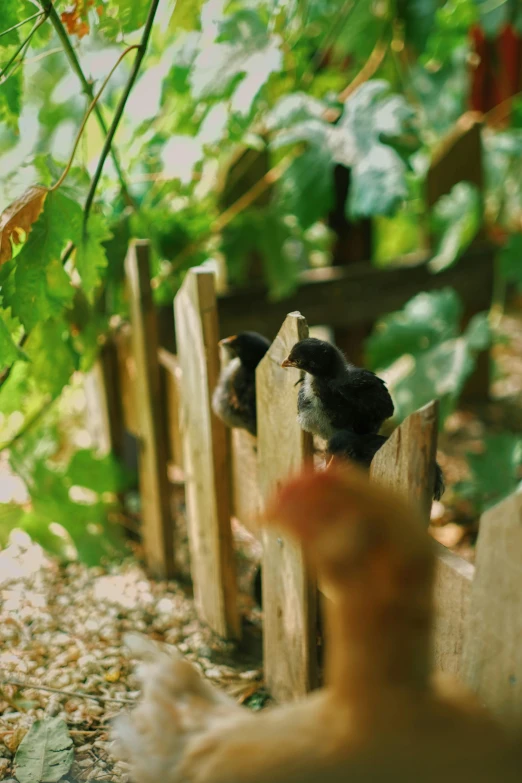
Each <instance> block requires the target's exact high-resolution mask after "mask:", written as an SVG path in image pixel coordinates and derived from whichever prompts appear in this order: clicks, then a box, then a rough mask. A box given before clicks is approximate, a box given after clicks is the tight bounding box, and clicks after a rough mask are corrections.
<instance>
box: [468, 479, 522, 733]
mask: <svg viewBox="0 0 522 783" xmlns="http://www.w3.org/2000/svg"><path fill="white" fill-rule="evenodd" d="M521 553H522V495H520V494H513V495H511V496H510V497H508V498H506V500H504V501H502V502H501V503H499V504H498V505H496V506H494V507H493V508H491V509H489V510H488V511H486V512H485V513H484V514H483V515H482V518H481V521H480V532H479V537H478V542H477V551H476V560H475V575H474V578H473V582H472V584H471V595H470V599H469V616H468V621H467V628H466V632H465V635H464V645H463V653H462V658H463V664H462V672H463V677H464V680H465V682H466V683H467V685H469V686H470V687H471V689H472V690H473V691H475V693H477V694H478V695H479V696H480V698H481V700H482V701H483V703H484V704H485V705H486V706H487V707H488V708H489V709H490V710H491V712H493V713H494V714H495V715H497V716H498V717H499V718H501V719H502V720H503V721H505V722H506V724H507V725H511V726H516V725H517V724H518V725H519V726H520V727H522V582H521V578H522V557H521Z"/></svg>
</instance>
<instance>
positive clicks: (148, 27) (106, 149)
mask: <svg viewBox="0 0 522 783" xmlns="http://www.w3.org/2000/svg"><path fill="white" fill-rule="evenodd" d="M159 3H160V0H152V2H151V4H150V8H149V13H148V15H147V21H146V22H145V28H144V30H143V35H142V37H141V41H140V44H139V46H138V51H137V52H136V57H135V59H134V63H133V66H132V70H131V73H130V76H129V79H128V81H127V84H126V86H125V89H124V91H123V94H122V96H121V98H120V100H119V103H118V106H117V107H116V111H115V113H114V117H113V119H112V122H111V126H110V128H109V131H108V133H107V135H106V137H105V142H104V145H103V149H102V151H101V155H100V159H99V161H98V165H97V167H96V171H95V172H94V176H93V178H92V181H91V186H90V188H89V192H88V194H87V198H86V200H85V208H84V213H83V227H84V231H85V228H86V226H87V221H88V220H89V214H90V211H91V208H92V204H93V201H94V196H95V194H96V188H97V187H98V183H99V181H100V177H101V175H102V171H103V167H104V165H105V161H106V159H107V156H108V155H109V153H110V151H111V147H112V141H113V139H114V136H115V135H116V131H117V130H118V125H119V124H120V120H121V118H122V116H123V112H124V109H125V104H126V103H127V100H128V98H129V95H130V93H131V90H132V88H133V87H134V82H135V81H136V78H137V76H138V73H139V70H140V66H141V63H142V61H143V58H144V56H145V52H146V51H147V46H148V43H149V38H150V34H151V31H152V25H153V23H154V17H155V16H156V11H157V10H158V6H159Z"/></svg>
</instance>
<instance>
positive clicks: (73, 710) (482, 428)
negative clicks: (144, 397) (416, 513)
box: [0, 316, 522, 783]
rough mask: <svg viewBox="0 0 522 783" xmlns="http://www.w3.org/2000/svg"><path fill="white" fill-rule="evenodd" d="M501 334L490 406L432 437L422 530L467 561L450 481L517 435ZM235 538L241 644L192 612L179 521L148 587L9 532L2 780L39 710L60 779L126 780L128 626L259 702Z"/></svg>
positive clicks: (177, 493)
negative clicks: (121, 736) (170, 560)
mask: <svg viewBox="0 0 522 783" xmlns="http://www.w3.org/2000/svg"><path fill="white" fill-rule="evenodd" d="M499 333H500V334H502V335H506V336H508V337H509V342H506V341H500V342H499V343H498V344H497V345H496V347H495V349H494V354H495V360H496V365H497V378H496V380H495V382H494V387H493V401H492V402H490V403H488V404H487V405H482V406H479V407H471V408H467V409H465V410H459V411H458V412H456V413H455V414H453V415H452V416H451V417H450V419H449V420H448V422H447V426H446V429H445V432H444V433H443V435H442V436H441V439H440V444H439V445H440V451H439V457H438V458H439V461H440V464H441V466H442V468H443V470H444V473H445V476H446V481H447V491H446V493H445V495H444V497H443V500H442V502H441V503H436V504H434V507H433V512H432V524H431V527H430V531H431V533H432V535H434V537H436V538H437V539H438V540H439V541H441V543H443V544H445V545H446V546H449V547H450V548H453V549H454V550H455V551H457V552H458V553H459V554H461V555H462V556H464V557H466V558H468V559H470V560H473V544H474V541H475V539H476V534H477V530H478V520H477V519H476V518H473V515H472V512H471V509H470V507H469V505H467V504H466V503H465V502H463V501H459V500H458V498H457V497H456V496H455V493H454V492H453V491H452V486H453V485H454V484H455V483H456V482H458V481H461V480H462V479H463V478H465V477H466V475H467V465H466V460H465V454H466V453H467V452H468V451H473V449H480V444H481V442H482V439H483V437H484V435H485V434H487V433H493V432H498V431H503V430H506V429H508V430H511V431H522V320H520V319H519V318H516V317H513V316H505V317H503V318H502V321H501V324H500V329H499ZM172 502H173V504H174V505H175V507H176V508H175V510H176V512H177V513H178V515H179V518H181V519H182V513H183V498H182V495H181V490H179V489H177V490H174V492H173V500H172ZM234 536H235V540H236V545H237V565H238V578H239V588H240V608H241V611H242V613H243V615H244V640H243V642H242V643H241V645H240V646H237V645H233V644H231V643H226V642H224V641H222V640H220V639H218V638H217V637H216V636H215V635H214V634H212V633H211V632H210V631H209V630H208V629H207V628H206V627H204V626H203V625H202V624H201V623H199V622H198V620H197V618H196V614H195V611H194V605H193V602H192V599H191V591H190V585H189V583H188V576H189V568H188V566H189V555H188V546H187V538H186V530H185V529H184V527H183V525H182V524H181V525H180V526H179V529H178V531H177V541H176V550H177V557H178V566H179V570H180V572H181V574H182V577H183V575H184V577H185V579H186V582H185V583H182V582H153V581H151V580H150V579H148V578H147V577H146V575H145V573H144V571H143V570H142V569H141V567H140V566H139V565H138V562H137V560H136V559H135V558H129V560H128V561H126V562H123V563H119V564H112V565H110V566H108V567H106V568H101V567H99V568H87V567H85V566H83V565H81V564H78V563H72V564H70V565H68V566H66V567H60V566H58V565H57V564H56V563H55V562H53V560H51V559H49V558H47V557H46V556H45V554H44V553H43V552H42V550H41V549H40V547H39V546H37V545H35V544H33V543H32V542H31V541H30V540H29V539H28V537H27V536H26V535H25V534H23V533H20V532H18V533H16V534H15V535H14V536H12V542H11V545H10V546H9V547H8V548H7V549H5V550H3V551H1V552H0V780H9V779H11V778H13V777H14V771H13V765H12V762H13V757H14V753H15V752H16V749H17V747H18V745H19V744H20V742H21V740H22V738H23V736H24V735H25V733H26V732H27V731H28V729H29V727H30V726H31V724H32V723H33V721H34V720H35V719H38V718H44V717H46V716H60V717H62V718H63V719H64V720H65V721H66V723H67V726H68V728H69V730H70V734H71V737H72V739H73V742H74V746H75V761H74V764H73V767H72V768H71V771H70V773H69V775H68V776H66V778H64V780H66V781H68V782H69V783H73V782H74V783H76V781H84V780H98V781H126V780H127V779H128V778H127V773H126V771H125V765H123V764H121V763H114V762H113V761H112V759H111V757H110V753H109V747H110V742H109V729H110V722H111V719H112V718H113V717H114V716H115V715H117V714H118V713H119V712H120V710H121V709H127V708H129V707H131V706H132V703H133V702H134V701H135V700H136V699H137V697H138V695H139V694H138V683H137V681H136V679H135V676H134V674H133V672H132V662H131V661H129V659H128V657H127V655H126V654H125V650H124V649H123V648H122V643H121V639H122V634H123V633H124V632H125V631H128V630H137V631H143V632H146V633H147V634H149V635H150V636H152V637H153V638H156V639H158V640H161V641H165V642H168V643H171V644H175V645H177V647H178V649H179V650H180V651H181V652H182V653H183V654H185V655H186V656H187V658H189V659H190V660H191V661H193V663H194V665H195V666H196V667H197V668H198V669H199V670H200V671H201V672H202V673H204V674H205V676H206V677H208V678H209V679H210V680H211V681H212V682H213V683H215V684H216V685H217V686H218V687H220V688H223V689H224V690H226V691H227V692H228V693H230V694H231V695H233V696H234V697H235V698H237V699H238V700H239V701H240V702H242V703H245V704H246V705H248V706H250V707H251V708H253V709H256V708H257V709H258V708H261V707H263V706H264V704H265V703H266V701H267V697H266V694H265V692H264V689H263V680H262V669H261V643H262V639H261V615H260V612H259V610H258V609H256V607H255V606H254V602H253V600H252V598H251V582H252V576H253V570H254V562H255V561H256V560H258V559H259V556H260V549H259V544H258V543H257V542H256V541H255V540H253V539H252V537H251V536H250V535H249V534H248V533H247V532H246V531H245V530H244V529H243V528H241V526H240V525H238V524H234ZM136 554H137V555H139V551H138V550H137V551H136ZM31 685H33V686H36V687H30V686H31ZM158 783H160V782H159V781H158Z"/></svg>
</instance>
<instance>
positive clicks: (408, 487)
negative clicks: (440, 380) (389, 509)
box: [370, 400, 439, 526]
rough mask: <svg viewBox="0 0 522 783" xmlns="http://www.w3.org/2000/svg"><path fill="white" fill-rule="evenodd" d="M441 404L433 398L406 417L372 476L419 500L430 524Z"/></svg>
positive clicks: (380, 454) (383, 450)
mask: <svg viewBox="0 0 522 783" xmlns="http://www.w3.org/2000/svg"><path fill="white" fill-rule="evenodd" d="M438 415H439V403H438V400H433V401H432V402H429V403H428V404H427V405H425V406H424V407H423V408H420V410H418V411H415V413H412V414H411V415H410V416H408V418H407V419H405V420H404V421H403V422H402V424H401V425H400V427H397V429H396V430H395V431H394V432H393V433H392V434H391V435H390V437H389V438H388V440H387V441H386V443H385V444H384V446H383V447H382V448H381V449H379V451H378V452H377V454H376V455H375V458H374V460H373V462H372V466H371V471H370V475H371V477H372V479H374V480H375V481H378V482H379V483H380V484H385V485H387V486H389V487H390V489H394V490H395V491H397V492H400V493H401V494H402V495H403V496H404V497H406V498H408V499H409V500H411V501H412V502H414V503H416V504H417V505H418V507H419V508H420V509H421V512H422V515H423V517H424V519H425V522H426V526H428V524H429V520H430V509H431V504H432V500H433V486H434V482H435V456H436V453H437V430H438Z"/></svg>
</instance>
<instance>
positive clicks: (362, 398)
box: [282, 337, 394, 440]
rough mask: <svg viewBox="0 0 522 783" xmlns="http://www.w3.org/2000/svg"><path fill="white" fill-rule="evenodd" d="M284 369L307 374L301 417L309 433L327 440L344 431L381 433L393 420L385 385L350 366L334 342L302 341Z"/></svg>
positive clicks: (299, 405) (301, 394)
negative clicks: (381, 429)
mask: <svg viewBox="0 0 522 783" xmlns="http://www.w3.org/2000/svg"><path fill="white" fill-rule="evenodd" d="M282 367H295V368H296V369H298V370H302V371H304V372H305V377H304V381H303V383H302V386H301V388H300V389H299V396H298V402H297V412H298V419H299V423H300V425H301V427H302V428H303V430H305V431H306V432H311V433H312V434H313V435H319V436H320V437H321V438H324V439H325V440H328V439H329V438H331V437H332V435H334V434H335V433H336V432H338V431H339V430H350V431H351V432H354V433H357V434H367V433H376V432H378V431H379V429H380V427H381V425H382V423H383V422H384V421H386V419H389V418H390V416H392V415H393V410H394V407H393V402H392V398H391V396H390V393H389V391H388V389H387V388H386V384H385V383H384V381H383V380H382V379H381V378H379V377H378V376H377V375H375V373H373V372H371V371H370V370H365V369H363V368H362V367H355V366H354V365H353V364H350V363H349V362H348V361H347V360H346V358H345V356H344V354H343V353H342V351H340V350H339V349H338V348H336V347H335V346H334V345H331V343H327V342H325V341H324V340H317V339H315V338H313V337H308V338H306V339H305V340H300V342H298V343H296V344H295V345H294V347H293V348H292V350H291V351H290V354H289V355H288V357H287V358H286V359H285V361H284V362H283V363H282Z"/></svg>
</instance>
